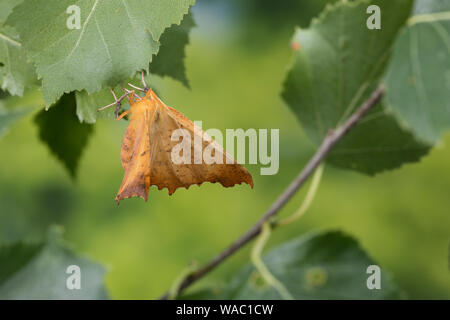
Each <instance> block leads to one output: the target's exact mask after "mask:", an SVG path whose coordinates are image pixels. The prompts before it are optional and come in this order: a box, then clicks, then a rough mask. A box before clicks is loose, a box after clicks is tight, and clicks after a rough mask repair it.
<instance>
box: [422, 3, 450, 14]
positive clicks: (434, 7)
mask: <svg viewBox="0 0 450 320" xmlns="http://www.w3.org/2000/svg"><path fill="white" fill-rule="evenodd" d="M449 10H450V1H448V0H416V2H415V6H414V14H416V15H418V14H427V13H436V12H442V11H449Z"/></svg>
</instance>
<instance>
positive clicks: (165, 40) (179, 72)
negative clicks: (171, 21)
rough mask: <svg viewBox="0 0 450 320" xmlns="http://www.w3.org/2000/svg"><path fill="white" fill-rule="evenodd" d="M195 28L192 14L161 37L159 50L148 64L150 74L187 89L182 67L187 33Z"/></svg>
mask: <svg viewBox="0 0 450 320" xmlns="http://www.w3.org/2000/svg"><path fill="white" fill-rule="evenodd" d="M193 27H195V21H194V19H193V18H192V14H191V13H189V14H187V15H186V16H184V18H183V21H182V22H181V24H180V25H173V26H172V27H170V28H169V29H168V30H167V31H166V32H164V34H163V35H162V36H161V40H160V41H161V48H160V49H159V52H158V55H157V56H156V57H154V58H153V60H152V62H151V63H150V72H151V73H154V74H158V75H160V76H169V77H171V78H173V79H175V80H178V81H180V82H181V83H183V84H184V85H185V86H186V87H188V88H189V81H188V79H187V77H186V70H185V66H184V58H185V49H186V45H187V44H188V43H189V32H190V31H191V29H192V28H193Z"/></svg>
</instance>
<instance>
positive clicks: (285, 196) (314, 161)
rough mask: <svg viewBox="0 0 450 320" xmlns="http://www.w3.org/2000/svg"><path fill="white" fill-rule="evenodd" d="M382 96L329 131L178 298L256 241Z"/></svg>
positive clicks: (191, 276) (372, 98) (187, 282)
mask: <svg viewBox="0 0 450 320" xmlns="http://www.w3.org/2000/svg"><path fill="white" fill-rule="evenodd" d="M383 94H384V89H383V87H382V86H379V87H378V88H377V89H376V90H375V91H374V92H373V93H372V95H371V96H370V97H369V98H368V99H367V100H366V101H365V102H364V103H363V104H362V105H361V107H360V108H359V109H358V110H357V111H356V112H355V113H354V114H353V115H352V116H351V117H350V118H348V119H347V121H346V122H345V123H344V124H343V125H342V126H340V127H339V128H337V129H335V130H330V131H329V132H328V134H327V135H326V136H325V138H324V139H323V141H322V144H321V145H320V146H319V148H318V149H317V151H316V153H315V154H314V155H313V157H312V158H311V159H310V160H309V162H308V163H307V165H306V166H305V167H304V168H303V170H302V171H301V172H300V174H299V175H298V176H297V177H296V178H295V180H294V181H292V183H291V184H290V185H289V186H288V187H287V188H286V190H285V191H284V192H283V193H282V194H281V195H280V196H279V197H278V199H277V200H276V201H275V202H274V203H273V204H272V206H271V207H270V208H269V210H267V212H266V213H265V214H264V215H263V216H262V217H261V218H260V219H259V220H258V221H257V222H256V223H255V224H254V225H253V226H252V227H251V228H250V229H249V230H248V231H247V232H245V233H244V234H243V235H242V236H241V237H240V238H239V239H237V240H236V241H235V242H233V243H232V244H231V245H230V246H229V247H228V248H226V249H225V250H223V251H222V252H221V253H219V254H218V255H216V256H215V257H214V258H212V259H211V260H210V261H209V262H208V263H206V264H205V265H204V266H202V267H200V268H199V269H197V270H196V271H195V272H193V273H191V274H189V275H188V276H187V277H186V278H185V279H184V280H183V281H182V282H181V284H180V286H179V289H178V294H179V293H180V292H181V291H183V290H184V289H186V288H187V287H188V286H190V285H191V284H192V283H194V282H195V281H197V280H198V279H200V278H202V277H203V276H204V275H205V274H207V273H209V272H210V271H212V270H213V269H214V268H216V267H217V266H218V265H219V264H221V263H222V262H223V261H225V260H226V259H227V258H228V257H229V256H231V255H232V254H233V253H235V252H236V251H238V250H239V249H241V248H242V247H244V245H246V244H247V243H248V242H250V241H251V240H252V239H253V238H255V237H256V236H257V235H258V234H259V233H260V232H261V229H262V226H263V224H264V223H265V222H266V221H269V220H270V219H271V218H272V217H273V216H275V215H276V214H277V213H278V211H280V209H281V208H283V206H284V205H285V204H286V203H287V202H288V201H289V200H290V199H291V198H292V196H293V195H294V194H295V193H296V192H297V191H298V190H299V189H300V187H301V186H303V184H304V183H305V182H306V181H307V180H308V178H309V177H310V176H311V174H312V173H313V172H314V171H315V170H316V168H317V167H318V166H319V164H320V163H321V162H322V161H323V160H324V159H325V158H326V156H327V155H328V154H329V153H330V151H331V150H332V149H333V147H334V146H335V145H336V143H337V142H339V141H340V140H341V139H342V138H343V137H344V136H345V135H346V134H347V132H348V131H350V130H351V129H352V128H353V127H354V126H355V125H356V124H357V123H358V122H359V121H360V120H361V119H362V118H363V117H364V116H365V115H366V114H367V112H369V110H371V109H372V108H373V107H375V106H376V105H377V103H378V102H379V101H380V100H381V98H382V97H383ZM167 298H169V293H168V292H166V293H165V294H164V295H162V296H161V297H160V299H167Z"/></svg>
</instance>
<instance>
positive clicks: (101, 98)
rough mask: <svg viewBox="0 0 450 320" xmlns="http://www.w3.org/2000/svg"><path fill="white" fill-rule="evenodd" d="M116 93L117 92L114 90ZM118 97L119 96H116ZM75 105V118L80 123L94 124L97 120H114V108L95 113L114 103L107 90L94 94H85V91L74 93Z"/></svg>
mask: <svg viewBox="0 0 450 320" xmlns="http://www.w3.org/2000/svg"><path fill="white" fill-rule="evenodd" d="M114 91H115V92H116V95H117V92H118V90H114ZM118 96H119V95H118ZM75 97H76V103H77V116H78V119H79V120H80V122H86V123H95V122H96V120H97V119H105V118H107V119H114V107H111V108H109V109H106V110H103V111H101V112H99V111H97V110H98V108H100V107H103V106H106V105H108V104H110V103H112V102H114V98H113V96H112V95H111V92H109V90H107V89H104V90H101V91H99V92H95V93H91V94H89V93H87V92H86V91H85V90H83V91H81V92H79V91H76V92H75Z"/></svg>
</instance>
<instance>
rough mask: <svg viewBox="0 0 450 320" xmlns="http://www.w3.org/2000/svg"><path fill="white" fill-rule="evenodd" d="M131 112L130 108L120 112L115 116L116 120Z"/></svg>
mask: <svg viewBox="0 0 450 320" xmlns="http://www.w3.org/2000/svg"><path fill="white" fill-rule="evenodd" d="M130 112H131V110H125V111H124V112H122V113H121V114H120V116H118V117H117V118H116V121H119V120H120V119H122V118H123V117H125V116H126V115H127V114H129V113H130Z"/></svg>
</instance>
